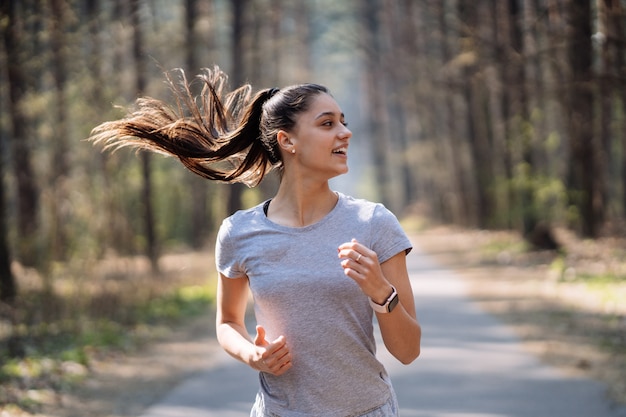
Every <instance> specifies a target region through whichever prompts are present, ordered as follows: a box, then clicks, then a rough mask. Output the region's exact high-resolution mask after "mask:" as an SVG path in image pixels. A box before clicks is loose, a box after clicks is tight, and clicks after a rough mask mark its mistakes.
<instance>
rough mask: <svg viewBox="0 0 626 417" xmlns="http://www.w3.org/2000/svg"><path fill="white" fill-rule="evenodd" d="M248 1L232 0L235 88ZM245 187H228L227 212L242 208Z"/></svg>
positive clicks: (240, 81) (241, 75)
mask: <svg viewBox="0 0 626 417" xmlns="http://www.w3.org/2000/svg"><path fill="white" fill-rule="evenodd" d="M247 3H248V0H231V4H232V8H233V11H232V16H233V21H232V23H233V31H232V34H231V36H232V50H231V62H232V68H231V71H230V74H229V75H230V83H231V85H232V87H233V88H238V87H239V86H241V85H242V84H243V83H244V77H245V68H244V65H245V62H246V61H245V59H244V48H243V37H244V27H245V25H244V23H245V21H244V13H245V10H246V5H247ZM245 187H246V186H245V185H244V184H241V183H235V184H231V185H229V186H228V201H227V212H228V214H232V213H234V212H235V211H237V210H239V209H241V208H242V201H241V198H242V195H243V192H244V190H245Z"/></svg>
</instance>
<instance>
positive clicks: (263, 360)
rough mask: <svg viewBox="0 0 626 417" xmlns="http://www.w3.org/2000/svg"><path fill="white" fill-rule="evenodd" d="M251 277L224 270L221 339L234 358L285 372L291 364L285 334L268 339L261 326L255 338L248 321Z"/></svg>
mask: <svg viewBox="0 0 626 417" xmlns="http://www.w3.org/2000/svg"><path fill="white" fill-rule="evenodd" d="M247 303H248V279H247V278H236V279H231V278H227V277H225V276H224V275H223V274H220V276H219V281H218V284H217V316H216V332H217V340H218V342H219V344H220V346H222V348H223V349H224V350H225V351H226V352H227V353H228V354H229V355H231V356H233V357H234V358H236V359H238V360H240V361H241V362H243V363H245V364H247V365H249V366H250V367H252V368H253V369H256V370H258V371H263V372H268V373H271V374H273V375H282V374H283V373H285V372H286V371H287V370H288V369H289V368H291V354H290V353H289V348H288V346H287V344H286V340H285V337H284V336H279V337H278V338H277V339H276V340H274V341H272V342H268V341H267V340H265V329H264V328H263V327H262V326H257V335H256V337H255V338H254V340H253V339H252V338H251V336H250V335H249V334H248V331H247V330H246V325H245V321H244V319H245V314H246V306H247Z"/></svg>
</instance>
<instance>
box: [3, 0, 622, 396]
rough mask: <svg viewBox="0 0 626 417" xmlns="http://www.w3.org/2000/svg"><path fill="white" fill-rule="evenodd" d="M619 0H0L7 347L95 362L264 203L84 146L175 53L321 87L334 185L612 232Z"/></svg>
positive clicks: (442, 212) (588, 232)
mask: <svg viewBox="0 0 626 417" xmlns="http://www.w3.org/2000/svg"><path fill="white" fill-rule="evenodd" d="M625 7H626V2H624V1H622V0H594V1H591V0H507V1H503V0H481V1H475V0H471V1H470V0H345V1H335V0H309V1H288V0H181V1H172V0H129V1H127V0H19V1H17V0H2V2H1V8H2V9H1V10H0V30H1V31H2V43H1V44H0V179H1V181H0V300H1V302H0V343H1V344H0V363H1V362H3V361H4V363H10V360H11V358H15V357H23V356H24V355H28V354H29V353H32V352H37V353H39V354H41V355H44V354H50V355H57V356H59V357H65V358H66V359H67V358H73V359H74V360H75V361H77V362H78V363H85V362H86V361H87V359H86V358H87V356H88V352H86V350H85V346H91V347H93V346H98V345H99V344H103V345H106V344H109V345H110V344H116V343H117V344H120V345H123V344H124V343H129V342H128V340H127V335H126V333H127V331H126V330H127V329H128V328H133V329H137V328H138V327H137V324H138V323H142V324H145V323H151V322H156V321H158V320H157V319H162V318H165V319H168V320H169V319H174V318H177V317H179V316H180V315H181V314H183V315H184V314H185V312H184V311H182V310H185V309H191V310H194V309H201V308H203V307H202V306H203V305H205V304H206V303H207V301H208V302H210V299H211V297H212V291H213V290H212V289H211V286H210V285H208V286H207V285H206V281H207V279H208V277H209V276H210V275H211V274H212V271H213V260H212V258H211V256H212V255H211V248H212V245H213V241H214V238H215V233H216V230H217V228H218V227H219V224H220V222H221V220H222V219H223V218H224V217H225V216H226V215H228V214H229V213H232V212H233V211H234V210H236V209H238V208H243V207H249V206H251V205H253V204H256V203H258V202H260V201H262V200H263V199H265V198H268V197H270V196H271V195H272V194H273V192H274V191H275V189H276V178H269V179H267V180H266V181H264V182H263V183H262V184H261V185H260V186H259V187H257V188H254V189H248V188H246V187H245V186H238V185H235V186H229V185H224V184H215V183H209V182H207V181H205V180H203V179H200V178H197V177H194V175H193V174H191V173H189V172H187V171H186V170H185V169H184V168H183V167H182V166H181V165H180V164H179V163H178V162H177V161H175V160H172V159H167V158H163V157H160V156H156V155H150V154H147V153H134V152H128V151H119V152H117V153H114V154H110V153H102V152H101V150H100V149H99V148H95V147H93V146H92V144H91V143H89V142H86V141H85V139H86V138H87V137H88V136H89V134H90V131H91V129H92V128H93V127H95V126H96V125H98V124H100V123H102V122H104V121H107V120H112V119H115V118H119V117H122V116H123V115H124V111H123V109H124V108H127V107H129V106H132V104H133V102H134V100H135V99H136V98H137V97H138V96H142V95H147V96H151V97H156V98H161V99H164V100H166V101H167V100H168V99H170V98H171V96H170V93H169V91H168V90H167V86H166V85H165V83H164V72H165V71H169V70H172V69H175V68H182V69H184V70H185V71H186V74H187V76H188V78H189V79H192V78H193V77H194V75H196V74H198V73H200V72H201V71H202V68H211V67H213V66H214V65H218V66H219V67H220V68H221V69H222V70H224V71H225V72H226V73H228V74H229V77H230V78H229V80H230V86H231V87H233V88H235V87H237V86H239V85H241V84H243V83H250V84H251V85H252V86H253V88H254V89H255V90H256V89H262V88H268V87H281V86H285V85H289V84H294V83H300V82H317V83H320V84H324V85H326V86H328V87H329V88H330V89H331V91H332V92H333V95H334V96H335V98H336V99H337V100H338V102H339V103H340V105H341V106H342V108H343V110H344V112H345V114H346V119H347V121H348V123H349V124H350V129H351V130H352V131H353V133H354V136H353V139H352V142H351V148H350V159H349V166H350V173H349V174H348V175H346V176H343V177H341V178H337V179H336V180H333V186H334V187H335V188H336V189H338V190H340V191H343V192H346V193H349V194H352V195H354V196H357V197H364V198H368V199H372V200H376V201H380V202H382V203H384V204H385V205H386V206H387V207H388V208H390V209H391V210H392V211H394V212H395V213H396V214H397V215H398V216H399V217H406V216H420V217H423V218H426V219H428V221H429V222H436V223H442V224H454V225H459V226H463V227H468V228H475V229H494V230H496V229H497V230H502V229H504V230H512V231H516V232H518V233H519V234H520V235H521V236H523V237H524V238H525V239H526V241H527V242H528V243H529V244H530V245H531V246H532V247H534V248H538V249H554V248H556V246H557V243H556V242H555V239H554V236H553V232H552V231H553V230H554V228H555V227H560V228H566V229H568V230H570V231H572V232H574V233H576V234H578V235H579V236H580V237H583V238H591V239H594V238H598V237H601V236H615V235H620V234H621V233H623V232H624V220H625V217H626V118H625V113H624V107H625V105H626V73H625V60H626V44H625V42H626V27H625V24H626V20H625ZM172 104H174V103H172ZM118 106H119V107H121V109H120V108H119V107H118ZM129 277H131V278H132V279H131V278H129ZM194 311H195V310H194ZM144 329H145V328H144ZM102 339H104V340H102ZM50 352H52V353H50ZM63 355H65V356H63ZM7 369H8V368H5V370H4V373H5V374H7V375H8V374H9V373H10V372H9V371H8V370H7ZM0 374H1V373H0ZM3 395H4V400H5V401H8V400H7V398H9V399H10V397H11V395H12V394H10V393H8V391H5V392H4V394H3V393H2V392H0V403H2V401H3Z"/></svg>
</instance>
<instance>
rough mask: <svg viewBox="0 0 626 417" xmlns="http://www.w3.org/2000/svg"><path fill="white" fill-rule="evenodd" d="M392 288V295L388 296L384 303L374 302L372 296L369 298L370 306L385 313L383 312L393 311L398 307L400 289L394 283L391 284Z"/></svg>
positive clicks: (378, 311)
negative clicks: (397, 289)
mask: <svg viewBox="0 0 626 417" xmlns="http://www.w3.org/2000/svg"><path fill="white" fill-rule="evenodd" d="M391 288H392V291H391V295H390V296H389V297H387V299H386V300H385V303H384V304H378V303H376V302H374V301H373V300H372V299H371V298H368V299H369V302H370V306H371V307H372V309H373V310H374V311H375V312H377V313H383V314H384V313H391V312H392V311H393V309H394V308H395V307H396V305H397V304H398V291H396V287H394V286H393V285H392V286H391Z"/></svg>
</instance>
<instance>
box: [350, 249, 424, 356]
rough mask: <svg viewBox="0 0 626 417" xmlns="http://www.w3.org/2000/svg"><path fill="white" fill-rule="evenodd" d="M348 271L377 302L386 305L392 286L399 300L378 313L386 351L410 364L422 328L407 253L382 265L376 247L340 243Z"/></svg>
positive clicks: (418, 345)
mask: <svg viewBox="0 0 626 417" xmlns="http://www.w3.org/2000/svg"><path fill="white" fill-rule="evenodd" d="M339 257H340V258H343V260H342V261H341V265H342V266H343V268H344V272H345V274H346V275H347V276H348V277H350V278H352V279H353V280H354V281H355V282H356V283H357V284H358V285H359V286H360V287H361V290H362V291H363V292H364V293H365V294H366V295H367V296H368V297H370V298H371V299H372V300H373V301H374V302H376V303H378V304H383V303H384V302H385V300H386V299H387V298H388V297H389V295H391V292H392V288H391V286H392V285H393V286H394V287H395V288H396V291H397V292H398V299H399V302H398V304H397V305H396V307H395V308H394V309H393V311H392V312H390V313H376V318H377V319H378V324H379V326H380V331H381V333H382V336H383V341H384V342H385V346H386V347H387V350H389V352H390V353H391V354H392V355H393V356H394V357H395V358H396V359H398V360H399V361H400V362H402V363H404V364H409V363H411V362H413V360H415V359H416V358H417V357H418V356H419V354H420V342H421V338H422V329H421V326H420V325H419V322H418V321H417V317H416V313H415V302H414V299H413V290H412V289H411V282H410V281H409V274H408V271H407V269H406V254H405V253H404V252H400V253H398V254H397V255H395V256H393V257H392V258H390V259H388V260H387V261H385V262H384V263H383V264H380V263H379V262H378V256H377V255H376V252H374V251H373V250H371V249H369V248H367V247H365V246H363V245H361V244H360V243H358V242H357V241H356V240H352V241H351V242H347V243H344V244H342V245H341V246H339Z"/></svg>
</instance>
